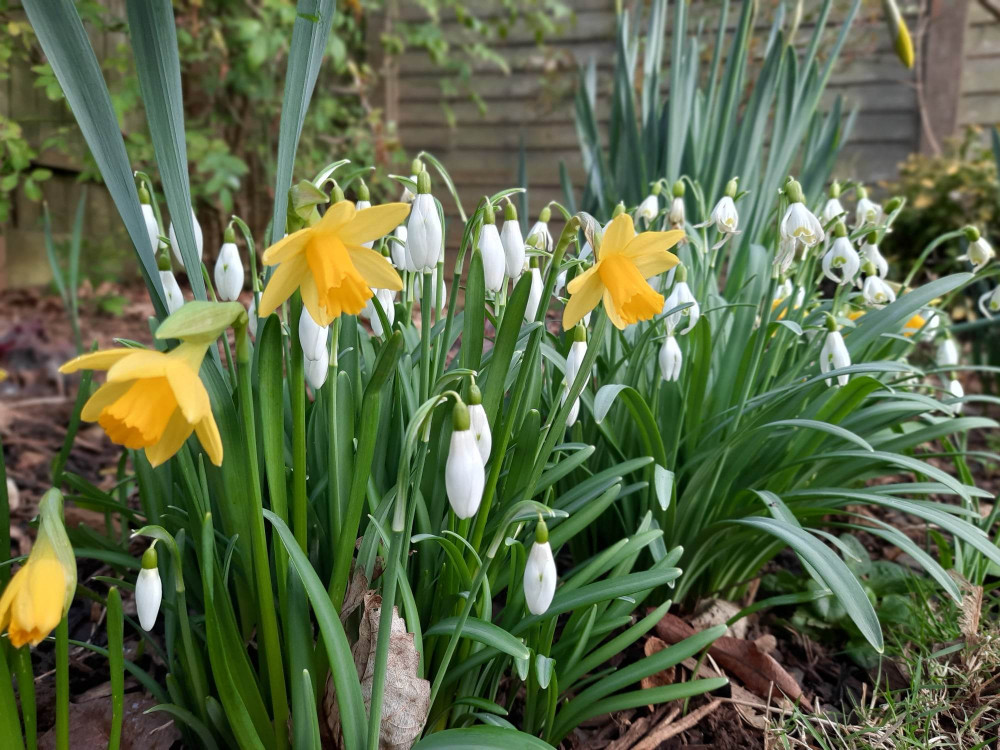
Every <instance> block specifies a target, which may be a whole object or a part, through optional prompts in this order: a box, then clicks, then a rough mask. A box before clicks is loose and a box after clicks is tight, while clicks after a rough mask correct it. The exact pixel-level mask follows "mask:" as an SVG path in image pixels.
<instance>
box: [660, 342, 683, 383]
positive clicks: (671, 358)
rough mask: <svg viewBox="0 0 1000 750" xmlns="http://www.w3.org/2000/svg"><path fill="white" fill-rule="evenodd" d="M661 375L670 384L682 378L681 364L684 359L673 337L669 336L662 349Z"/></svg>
mask: <svg viewBox="0 0 1000 750" xmlns="http://www.w3.org/2000/svg"><path fill="white" fill-rule="evenodd" d="M659 361H660V375H661V376H662V377H663V379H664V380H666V381H667V382H668V383H669V382H671V381H674V380H677V379H678V378H680V376H681V364H682V363H683V361H684V357H683V355H682V354H681V347H680V345H679V344H678V343H677V339H675V338H674V337H673V335H668V336H667V337H666V338H665V339H664V340H663V345H662V346H661V347H660V355H659Z"/></svg>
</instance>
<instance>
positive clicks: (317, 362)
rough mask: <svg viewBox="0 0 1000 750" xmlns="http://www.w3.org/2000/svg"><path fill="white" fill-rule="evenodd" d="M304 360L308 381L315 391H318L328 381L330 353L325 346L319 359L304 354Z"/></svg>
mask: <svg viewBox="0 0 1000 750" xmlns="http://www.w3.org/2000/svg"><path fill="white" fill-rule="evenodd" d="M302 362H303V364H304V365H305V367H304V369H305V372H306V382H307V383H309V386H310V387H311V388H312V389H313V391H318V390H319V389H320V388H322V387H323V383H325V382H326V376H327V375H328V374H329V372H330V353H329V352H328V351H327V349H326V347H325V346H324V347H323V350H322V352H321V353H320V357H319V359H309V357H306V356H303V357H302Z"/></svg>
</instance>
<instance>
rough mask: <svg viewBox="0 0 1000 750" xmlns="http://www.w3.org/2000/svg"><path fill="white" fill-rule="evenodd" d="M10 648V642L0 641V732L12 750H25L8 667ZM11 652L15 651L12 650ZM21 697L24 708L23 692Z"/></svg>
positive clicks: (19, 679) (19, 678)
mask: <svg viewBox="0 0 1000 750" xmlns="http://www.w3.org/2000/svg"><path fill="white" fill-rule="evenodd" d="M9 647H10V641H9V640H7V639H2V640H0V732H2V736H3V738H4V741H6V742H7V743H8V744H9V745H10V748H11V750H24V740H23V739H22V737H21V724H20V722H19V721H18V720H17V700H16V699H15V698H14V686H13V683H12V682H11V679H10V667H9V666H8V665H7V652H8V648H9ZM10 650H11V651H13V649H12V648H10ZM25 650H27V649H25ZM15 658H16V656H15ZM29 671H30V670H29ZM20 681H21V677H20V673H19V676H18V682H19V683H20ZM19 689H20V685H19ZM32 695H34V685H32ZM21 696H22V707H23V698H24V693H23V692H22V694H21ZM32 705H34V702H32ZM27 721H28V717H27V716H25V724H27Z"/></svg>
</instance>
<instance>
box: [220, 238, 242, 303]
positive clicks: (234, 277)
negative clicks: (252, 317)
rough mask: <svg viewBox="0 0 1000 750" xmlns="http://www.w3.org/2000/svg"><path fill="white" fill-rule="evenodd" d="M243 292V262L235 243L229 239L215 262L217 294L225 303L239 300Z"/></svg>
mask: <svg viewBox="0 0 1000 750" xmlns="http://www.w3.org/2000/svg"><path fill="white" fill-rule="evenodd" d="M241 291H243V260H242V259H241V258H240V251H239V250H237V248H236V243H235V242H230V241H229V240H228V239H227V240H226V242H224V243H223V244H222V249H221V250H219V257H218V259H217V260H216V261H215V293H216V294H217V295H218V297H219V299H220V300H222V301H223V302H232V301H233V300H236V299H239V296H240V292H241Z"/></svg>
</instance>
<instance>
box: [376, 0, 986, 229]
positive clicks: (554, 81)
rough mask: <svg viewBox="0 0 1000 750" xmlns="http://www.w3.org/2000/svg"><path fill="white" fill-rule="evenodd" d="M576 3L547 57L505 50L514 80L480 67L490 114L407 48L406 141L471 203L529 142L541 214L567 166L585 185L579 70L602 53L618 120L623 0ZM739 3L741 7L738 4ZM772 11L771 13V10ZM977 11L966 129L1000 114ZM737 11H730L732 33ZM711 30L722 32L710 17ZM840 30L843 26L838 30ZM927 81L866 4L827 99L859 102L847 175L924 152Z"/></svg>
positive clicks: (911, 7) (917, 27)
mask: <svg viewBox="0 0 1000 750" xmlns="http://www.w3.org/2000/svg"><path fill="white" fill-rule="evenodd" d="M928 2H930V0H914V2H910V3H903V5H904V7H905V8H906V9H907V10H908V11H909V14H908V16H907V18H908V20H909V23H910V26H911V30H913V32H914V33H915V34H919V33H921V26H922V25H921V24H920V22H919V21H920V18H919V17H918V14H917V11H918V10H920V11H923V12H924V13H926V12H927V11H928V8H929V6H928V5H927V3H928ZM945 2H953V0H945ZM570 5H571V6H572V7H573V9H574V11H575V22H571V23H570V25H569V26H568V28H567V29H566V30H565V31H564V32H563V33H561V34H558V35H554V36H553V37H552V38H550V39H548V40H547V43H548V47H547V49H546V50H540V49H538V48H537V47H536V46H535V44H534V41H533V39H531V38H530V36H529V35H527V34H526V33H525V32H523V31H520V32H515V33H512V34H511V35H510V37H509V38H508V39H507V40H506V41H505V42H504V43H503V44H502V45H501V46H500V48H499V52H500V53H501V54H502V55H503V56H504V58H505V59H506V60H507V61H508V63H509V66H510V71H511V72H510V74H509V75H508V74H505V73H503V72H502V71H500V70H498V69H497V68H496V66H495V65H491V64H489V63H487V62H481V63H476V64H474V65H473V69H474V71H475V85H476V91H477V92H478V93H479V95H480V96H481V97H482V98H483V100H484V101H485V103H486V105H487V109H486V111H485V113H481V112H480V111H479V109H478V108H477V106H476V105H475V104H473V103H472V102H471V101H469V99H468V96H467V95H463V94H462V93H459V94H450V95H444V94H442V88H441V80H440V72H439V71H437V70H435V68H434V66H433V65H432V64H431V62H430V61H429V60H428V59H427V58H426V56H425V55H423V54H422V53H418V52H407V53H406V54H404V55H403V56H402V59H401V60H400V61H399V64H398V68H397V70H398V86H397V88H396V91H398V109H397V111H398V117H399V123H398V125H399V132H400V135H401V138H402V141H403V144H404V146H405V147H406V149H407V150H408V151H411V152H412V151H416V150H417V149H421V148H425V149H427V150H429V151H432V152H433V153H434V154H436V155H437V156H438V157H439V158H441V159H442V160H443V161H444V162H445V164H446V165H447V167H448V169H449V170H450V171H451V173H452V175H453V177H454V178H455V181H456V183H457V185H458V188H459V192H460V194H461V195H463V196H467V201H469V202H471V201H472V200H473V198H474V197H475V196H478V195H481V194H483V193H485V192H491V191H495V190H498V189H500V188H502V187H507V186H510V185H513V184H514V183H515V181H516V176H517V154H518V146H519V143H520V140H521V139H522V138H523V139H524V144H525V150H526V153H527V157H528V182H529V186H530V188H531V190H530V201H531V213H532V216H534V214H535V213H536V212H537V211H538V209H539V207H540V206H541V205H542V204H544V203H545V202H546V201H548V200H549V199H551V198H558V199H561V198H562V189H561V188H560V185H559V162H560V161H564V162H565V163H566V165H567V167H568V171H569V174H570V176H571V177H572V179H573V182H574V184H575V185H576V186H577V187H579V186H580V185H581V184H582V181H583V180H582V178H583V170H582V165H581V163H580V155H579V153H580V152H579V149H578V146H577V137H576V131H575V126H574V120H573V106H572V95H573V88H574V86H575V82H576V71H577V66H578V65H579V64H580V63H582V62H584V61H586V60H589V59H590V58H591V57H593V58H595V59H596V61H597V67H598V79H599V80H598V89H599V91H600V92H603V93H604V96H603V98H602V99H601V101H599V104H598V111H599V118H601V119H602V120H603V121H604V122H607V118H608V111H609V104H608V101H607V92H609V91H610V90H611V76H612V70H613V65H614V41H613V40H614V35H615V25H616V16H615V10H614V7H615V3H614V0H571V2H570ZM691 5H692V7H691V8H690V10H689V19H701V18H706V19H711V18H713V17H714V18H717V17H718V15H717V14H718V8H719V5H720V4H719V2H718V0H692V2H691ZM734 6H736V8H737V10H738V4H736V3H734ZM762 6H764V7H767V3H762ZM806 6H807V8H808V7H809V6H813V7H815V4H812V3H806ZM476 7H477V8H478V7H481V6H480V5H478V4H477V6H476ZM970 8H971V9H972V10H971V11H970V13H969V16H968V25H969V27H968V33H967V34H966V35H965V37H966V40H967V41H966V45H965V46H966V50H965V61H964V72H963V75H962V81H961V94H962V96H961V102H960V118H959V121H960V123H961V124H967V123H987V122H993V121H996V120H998V119H1000V97H997V96H996V93H997V90H998V89H1000V71H998V65H997V63H998V56H1000V27H998V26H997V25H996V24H995V23H992V22H991V21H990V19H989V17H988V16H987V15H986V13H985V11H982V10H981V9H980V8H978V5H977V4H976V3H975V2H974V0H973V2H971V3H970ZM399 13H400V14H401V16H402V17H404V18H411V19H412V18H420V17H421V13H422V11H421V10H420V9H419V8H417V7H415V6H414V5H412V4H406V3H403V4H401V7H400V10H399ZM488 13H489V11H485V14H486V15H488ZM736 15H737V14H736V13H731V14H730V19H731V20H730V25H731V26H732V25H733V24H735V22H736V18H735V17H734V16H736ZM762 15H764V14H762ZM812 21H813V18H812V17H811V16H810V15H809V14H808V11H807V15H806V17H805V18H804V19H803V23H802V25H801V27H800V30H799V34H798V37H797V41H798V43H800V44H803V45H804V44H805V42H806V40H807V39H808V35H809V34H810V33H811V31H812V26H811V23H812ZM441 24H442V26H443V28H444V30H445V31H446V33H447V34H448V35H449V36H452V37H453V38H458V37H459V36H460V35H462V34H463V33H466V32H465V30H464V28H462V27H461V26H460V25H459V24H458V23H457V22H456V21H455V19H454V17H450V18H449V17H444V18H442V19H441ZM706 28H712V23H711V20H708V22H707V23H706ZM835 31H836V26H835V25H834V27H833V28H831V31H830V34H831V35H832V33H835ZM667 33H668V35H669V33H670V30H669V28H668V30H667ZM918 43H919V40H918ZM938 52H939V53H940V51H938ZM668 54H669V53H668ZM706 67H707V66H706ZM916 82H917V77H916V74H915V72H914V71H909V70H907V69H905V68H904V67H903V66H902V65H901V64H900V63H899V61H898V59H897V58H896V56H895V54H894V52H893V50H892V47H891V44H890V40H889V38H888V34H887V33H886V30H885V25H884V22H883V20H882V17H881V6H880V5H878V4H874V3H866V4H864V6H863V9H862V11H861V14H860V16H859V19H858V20H857V21H856V22H855V26H854V29H853V31H852V33H851V37H850V39H849V41H848V44H847V46H846V48H845V50H844V52H843V53H842V56H841V59H840V61H839V63H838V65H837V67H836V69H835V73H834V75H833V78H832V80H831V82H830V84H829V87H828V92H827V102H829V101H832V98H833V97H835V96H837V95H841V96H843V97H844V98H845V99H846V100H847V102H848V103H849V105H851V106H856V107H858V108H859V115H858V119H857V122H856V125H855V128H854V131H853V133H852V136H851V138H850V140H849V142H848V144H847V146H846V148H845V150H844V154H843V159H842V161H841V163H840V165H839V167H838V169H839V170H840V172H841V174H842V175H844V176H852V177H858V178H861V179H864V180H865V181H868V182H877V181H880V180H885V179H890V178H892V177H893V176H895V174H896V170H897V164H898V163H899V162H900V161H902V160H903V159H904V158H905V157H906V156H907V154H909V153H911V152H913V151H917V150H919V149H920V146H921V138H920V134H921V115H920V108H919V103H918V96H917V87H916ZM446 110H447V111H446ZM448 112H450V115H449V114H448ZM449 117H451V118H453V120H454V123H455V126H454V127H451V126H450V123H449ZM665 176H666V177H668V178H669V179H674V178H675V177H676V175H665ZM446 210H449V212H450V213H453V211H451V210H450V209H446Z"/></svg>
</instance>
